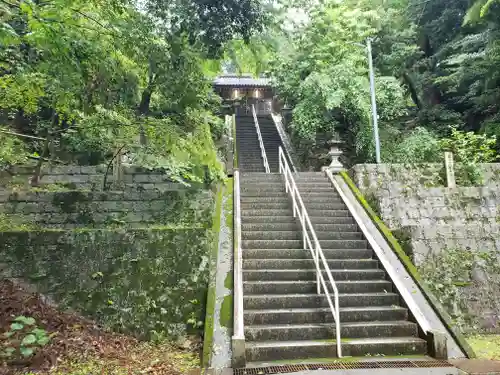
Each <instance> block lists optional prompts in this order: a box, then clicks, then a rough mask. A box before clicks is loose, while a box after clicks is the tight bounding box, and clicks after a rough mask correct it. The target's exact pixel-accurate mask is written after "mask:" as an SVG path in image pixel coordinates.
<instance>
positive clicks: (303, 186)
mask: <svg viewBox="0 0 500 375" xmlns="http://www.w3.org/2000/svg"><path fill="white" fill-rule="evenodd" d="M296 184H297V188H298V189H299V192H302V190H304V191H311V190H315V189H318V188H322V189H325V190H326V189H330V190H331V191H332V192H333V191H335V189H334V188H333V186H332V184H331V183H330V182H328V181H321V182H301V183H297V182H296Z"/></svg>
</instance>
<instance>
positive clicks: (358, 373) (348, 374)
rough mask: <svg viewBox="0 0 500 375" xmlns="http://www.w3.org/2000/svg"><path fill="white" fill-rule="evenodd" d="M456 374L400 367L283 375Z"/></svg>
mask: <svg viewBox="0 0 500 375" xmlns="http://www.w3.org/2000/svg"><path fill="white" fill-rule="evenodd" d="M403 374H404V375H458V374H459V372H458V369H457V368H454V367H446V368H420V369H416V368H400V369H387V368H381V369H370V370H367V369H364V370H316V371H301V372H294V373H291V374H284V375H403Z"/></svg>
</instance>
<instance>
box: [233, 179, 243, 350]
mask: <svg viewBox="0 0 500 375" xmlns="http://www.w3.org/2000/svg"><path fill="white" fill-rule="evenodd" d="M233 199H234V240H233V245H234V270H233V271H234V274H233V277H234V306H233V310H234V311H233V312H234V333H233V341H234V340H245V334H244V326H243V254H242V251H241V204H240V174H239V171H237V170H236V171H234V196H233Z"/></svg>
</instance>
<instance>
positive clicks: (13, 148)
mask: <svg viewBox="0 0 500 375" xmlns="http://www.w3.org/2000/svg"><path fill="white" fill-rule="evenodd" d="M5 131H8V130H7V128H4V127H0V145H1V147H0V170H2V169H5V168H7V167H9V166H12V165H15V164H23V163H25V162H26V161H27V160H28V158H27V157H28V150H27V148H26V146H25V144H24V143H23V142H22V141H21V140H20V138H19V137H16V136H15V135H11V134H7V133H5Z"/></svg>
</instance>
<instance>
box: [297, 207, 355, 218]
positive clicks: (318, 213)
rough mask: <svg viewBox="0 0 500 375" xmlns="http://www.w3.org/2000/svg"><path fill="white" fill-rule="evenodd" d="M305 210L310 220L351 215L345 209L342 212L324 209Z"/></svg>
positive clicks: (307, 208)
mask: <svg viewBox="0 0 500 375" xmlns="http://www.w3.org/2000/svg"><path fill="white" fill-rule="evenodd" d="M306 210H307V213H308V214H309V217H310V218H313V217H321V218H325V217H338V216H344V217H345V216H347V217H351V213H350V212H349V210H348V209H347V208H346V209H344V210H342V209H336V210H328V209H327V210H325V209H321V208H309V207H306Z"/></svg>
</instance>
